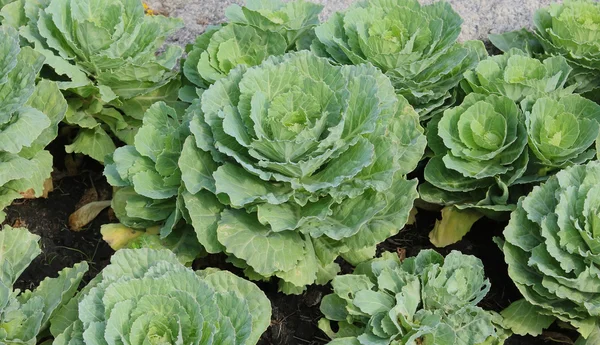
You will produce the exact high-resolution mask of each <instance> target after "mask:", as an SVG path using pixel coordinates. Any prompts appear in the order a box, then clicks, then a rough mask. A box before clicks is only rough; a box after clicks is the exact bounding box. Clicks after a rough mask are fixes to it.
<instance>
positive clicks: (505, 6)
mask: <svg viewBox="0 0 600 345" xmlns="http://www.w3.org/2000/svg"><path fill="white" fill-rule="evenodd" d="M313 1H314V2H318V3H321V4H323V5H324V6H325V9H324V11H323V15H322V17H323V18H327V16H328V15H329V14H330V13H332V12H334V11H341V10H344V9H345V8H347V7H348V6H349V5H350V4H351V3H353V2H354V1H355V0H313ZM433 1H434V0H421V2H422V3H424V4H426V3H431V2H433ZM448 2H450V3H451V4H452V6H453V7H454V9H455V10H456V11H457V12H458V13H460V15H461V16H462V17H463V19H464V21H465V23H464V24H463V29H462V35H461V40H469V39H486V37H487V35H488V34H489V33H498V32H505V31H510V30H515V29H520V28H521V27H523V26H528V27H529V26H531V19H532V18H533V13H534V12H535V10H536V9H537V8H540V7H543V6H547V5H548V4H549V3H550V2H552V1H551V0H448ZM233 3H238V4H240V5H241V4H243V3H244V0H148V1H147V4H148V5H149V6H150V8H152V9H154V10H155V11H158V12H159V13H163V14H166V15H169V16H175V17H180V18H183V20H184V21H185V24H186V28H185V29H183V30H181V31H180V32H179V33H178V34H177V35H176V37H174V38H173V39H172V41H174V42H176V43H178V44H182V45H185V44H187V43H189V42H191V41H193V40H194V38H195V37H196V36H197V35H198V34H200V33H202V32H203V31H204V28H205V27H206V25H210V24H218V23H221V22H223V21H224V20H225V16H224V12H225V8H226V7H227V6H229V5H230V4H233Z"/></svg>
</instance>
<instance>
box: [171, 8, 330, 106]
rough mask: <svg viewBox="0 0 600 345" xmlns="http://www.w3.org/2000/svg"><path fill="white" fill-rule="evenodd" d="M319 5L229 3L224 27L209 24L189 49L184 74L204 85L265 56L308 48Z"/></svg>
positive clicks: (259, 60) (252, 63)
mask: <svg viewBox="0 0 600 345" xmlns="http://www.w3.org/2000/svg"><path fill="white" fill-rule="evenodd" d="M322 9H323V6H322V5H318V4H314V3H312V2H308V1H304V0H295V1H291V2H287V3H284V2H282V1H280V0H270V1H260V0H248V1H247V4H246V6H244V7H241V6H239V5H236V4H234V5H231V6H230V7H228V8H227V9H226V10H225V15H226V16H227V19H228V23H227V24H226V25H223V26H220V27H211V28H208V29H207V30H206V31H205V32H204V33H203V34H202V35H200V36H198V38H197V39H196V42H195V43H194V44H193V45H191V46H189V47H188V51H189V53H188V58H187V60H186V61H185V63H184V66H183V69H184V73H185V76H186V78H187V79H188V80H189V81H191V82H192V83H193V84H194V86H195V87H197V88H200V89H206V88H208V86H210V85H211V84H213V83H214V82H215V81H217V80H219V79H221V78H223V77H225V76H226V75H227V74H228V73H229V71H231V70H232V69H234V68H235V67H236V66H237V65H240V64H244V65H246V66H249V67H251V66H256V65H259V64H260V63H261V62H262V61H264V60H265V59H267V58H268V57H269V56H273V55H283V54H285V53H286V52H288V51H292V50H299V49H302V48H308V47H309V45H310V42H311V41H312V39H313V38H314V27H315V26H316V25H317V24H319V17H318V16H319V13H321V10H322ZM193 98H197V96H194V93H192V99H193Z"/></svg>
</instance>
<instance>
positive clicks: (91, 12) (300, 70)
mask: <svg viewBox="0 0 600 345" xmlns="http://www.w3.org/2000/svg"><path fill="white" fill-rule="evenodd" d="M145 9H146V7H145V4H143V3H141V2H140V1H139V0H8V1H7V0H0V209H1V210H0V220H2V221H3V220H4V218H5V214H4V211H2V210H3V209H4V208H6V207H7V206H9V205H10V204H11V203H12V202H13V201H14V200H15V199H19V198H33V197H40V196H46V195H47V193H48V192H49V191H50V190H51V189H52V186H51V181H52V179H51V172H52V168H53V161H52V160H53V157H52V156H51V154H50V153H49V152H48V151H47V150H46V147H47V146H48V145H49V144H50V143H51V142H53V141H55V140H56V141H57V142H60V143H67V145H66V146H65V147H64V150H65V152H66V153H68V154H83V155H87V156H89V157H91V158H92V159H93V160H95V161H98V162H99V163H101V164H102V165H103V166H104V175H105V176H106V178H107V180H108V182H109V183H110V184H111V185H112V186H113V187H114V193H113V198H112V201H111V206H112V209H113V211H114V213H115V215H116V217H117V218H118V220H119V222H120V223H119V224H106V225H104V226H103V229H102V233H103V235H104V237H105V239H107V241H109V242H110V243H111V245H112V246H113V248H114V249H121V248H123V247H125V249H122V250H119V251H118V252H117V253H116V254H115V255H114V256H113V257H112V260H111V263H110V264H109V265H108V266H107V267H106V268H105V269H103V270H102V272H101V273H100V274H99V275H98V276H96V277H95V278H94V279H92V280H91V281H90V282H89V283H88V284H87V285H86V286H85V287H84V288H83V289H81V290H80V291H79V292H77V289H78V286H79V283H80V282H81V280H82V279H83V275H84V274H85V272H86V271H87V265H86V264H85V263H82V264H78V265H76V266H75V267H73V268H71V269H65V270H63V271H61V273H59V277H58V278H49V279H47V280H45V281H44V282H42V283H41V284H40V286H39V288H38V289H36V290H34V291H25V292H23V293H21V292H20V291H18V290H15V289H13V285H14V284H15V283H16V280H17V278H18V276H19V275H20V274H21V273H22V272H23V271H24V269H25V268H26V267H27V265H29V264H30V263H31V262H32V260H33V259H34V258H35V256H37V255H38V254H39V253H40V250H39V247H38V246H37V241H39V238H38V237H37V236H36V235H33V234H31V233H29V232H28V231H27V230H25V229H21V228H15V229H13V228H11V227H8V226H6V227H5V228H4V230H2V231H1V232H0V266H2V275H1V276H0V342H2V343H7V344H36V343H38V342H40V341H44V340H47V337H50V336H51V337H52V338H54V342H53V344H58V345H61V344H65V345H67V344H69V345H70V344H215V345H217V344H240V345H241V344H249V345H252V344H256V343H257V342H258V341H259V338H260V336H261V334H262V333H263V332H264V331H265V330H266V328H267V327H268V325H269V321H270V304H269V301H268V300H267V299H266V297H265V295H264V294H263V293H262V292H261V291H260V290H259V288H258V287H257V286H256V285H255V284H254V283H251V282H250V281H248V280H245V279H243V278H240V277H238V276H235V275H233V274H231V273H228V272H224V271H218V270H213V269H207V270H204V271H194V270H192V269H190V268H189V267H187V266H186V265H189V264H191V263H192V262H193V261H194V260H195V259H197V258H199V257H202V256H205V255H208V254H220V255H222V256H223V257H225V258H226V260H227V262H228V263H230V264H232V265H233V266H235V267H237V268H238V269H239V270H240V272H243V275H245V276H246V277H247V278H249V279H251V280H254V281H274V282H277V283H278V286H279V291H281V292H283V293H285V294H301V293H303V292H304V291H305V290H306V288H307V287H308V286H310V285H313V284H320V285H325V284H328V283H330V282H331V285H332V287H333V294H330V295H327V296H325V298H324V299H323V302H322V304H321V311H322V312H323V314H324V318H323V319H322V320H321V321H320V322H319V326H320V328H321V329H322V330H323V331H324V332H325V333H326V334H327V335H328V336H329V337H331V338H332V339H333V340H332V341H331V342H330V344H331V345H372V344H378V345H379V344H381V345H391V344H393V345H409V344H410V345H413V344H421V345H448V344H450V345H454V344H456V345H500V344H503V343H504V340H505V339H506V338H507V337H508V336H509V335H510V333H517V334H532V335H539V334H540V333H541V332H542V330H543V329H544V328H546V327H548V326H549V325H550V324H552V323H553V322H554V321H555V320H559V321H561V325H565V324H566V325H569V326H570V327H572V328H574V329H576V330H577V331H578V332H579V333H580V334H581V336H582V337H581V339H580V340H579V341H578V343H577V345H589V344H597V343H598V342H599V341H600V326H599V325H600V302H599V301H600V297H599V296H598V294H599V293H600V267H598V265H600V259H599V258H600V256H599V255H600V243H599V242H598V241H599V239H600V218H599V216H598V214H600V199H599V195H600V193H598V192H599V191H598V190H597V189H598V185H599V183H600V181H599V179H600V166H599V165H598V162H597V161H598V157H599V156H600V155H599V154H598V148H599V147H600V143H599V142H598V138H600V105H599V103H598V101H599V100H600V93H599V90H600V82H599V80H600V46H599V45H600V29H599V28H600V4H599V3H597V2H594V1H591V0H569V1H565V2H564V3H562V4H552V5H550V6H549V7H548V8H543V9H540V10H538V11H537V12H536V14H535V16H534V18H533V19H534V29H533V31H529V30H527V29H523V30H519V31H515V32H509V33H504V34H501V35H491V36H490V40H491V42H492V43H493V44H494V45H495V46H496V47H497V48H499V49H500V50H502V51H503V53H502V54H500V55H492V56H490V55H488V52H487V51H486V49H485V46H484V44H483V42H481V41H479V40H476V41H466V42H459V39H458V38H459V35H460V32H461V25H462V19H461V18H460V16H459V15H458V14H457V13H456V12H455V11H454V10H453V9H452V7H451V6H450V5H449V4H448V3H446V2H443V1H438V2H434V3H433V4H430V5H421V4H420V2H419V1H417V0H369V1H366V0H361V1H356V2H355V3H353V4H352V5H351V6H350V7H349V8H348V9H347V10H345V11H343V12H337V13H334V14H333V15H331V16H330V17H329V18H328V19H327V20H325V21H321V20H320V19H319V18H320V15H321V10H322V9H323V6H321V5H318V4H314V3H311V2H309V1H304V0H296V1H290V2H282V1H280V0H248V1H247V4H246V5H245V6H239V5H232V6H230V7H229V8H227V9H226V11H225V15H226V18H227V21H226V22H225V23H223V24H221V25H218V26H211V27H208V28H207V29H206V31H205V32H204V33H203V34H201V35H200V36H199V37H197V39H196V40H195V41H194V42H193V43H192V44H190V45H188V46H187V47H186V49H185V51H184V49H182V48H181V47H178V46H175V45H171V44H167V43H165V42H166V41H167V39H168V38H169V36H170V35H172V34H173V33H175V32H176V31H177V30H179V29H181V28H182V27H183V22H182V21H181V20H179V19H176V18H168V17H165V16H162V15H154V14H153V13H151V12H148V11H146V10H145ZM179 69H180V70H181V71H179ZM59 129H60V130H59ZM59 133H60V135H59ZM415 205H418V206H422V207H424V208H426V209H428V210H432V209H434V210H440V211H441V216H442V217H441V219H440V220H438V221H437V222H436V224H435V226H434V227H433V229H432V231H431V232H430V234H429V236H430V240H431V242H432V243H433V244H434V245H436V246H438V247H443V246H447V245H450V244H453V243H455V242H457V241H459V240H460V239H461V238H462V237H463V236H465V234H466V233H467V232H468V231H469V230H470V229H471V227H472V226H473V225H474V224H475V223H476V222H477V221H478V220H479V219H481V218H483V217H488V218H491V219H494V220H497V221H501V222H502V221H507V220H509V221H508V226H507V227H506V229H505V231H504V238H503V239H501V238H498V239H497V242H498V244H499V245H500V247H501V249H502V250H503V253H504V256H505V260H506V262H507V264H508V272H509V276H510V278H511V279H512V280H513V281H514V283H515V284H516V286H517V288H518V289H519V291H520V292H521V294H522V295H523V297H524V298H523V299H522V300H519V301H517V302H515V303H514V304H512V305H511V306H510V307H508V308H507V309H506V310H504V311H503V312H502V313H501V314H497V313H494V312H491V311H486V310H484V309H482V308H481V307H480V306H478V304H479V302H481V300H482V299H483V298H484V297H485V295H486V293H487V292H488V291H489V288H490V284H489V281H487V280H486V279H485V276H484V272H483V264H482V263H481V261H479V260H478V259H476V258H474V257H471V256H467V255H463V254H461V253H458V252H452V253H450V254H449V255H448V256H447V257H446V258H444V257H443V256H441V255H440V254H437V253H436V252H434V251H431V250H426V251H422V252H421V253H420V254H418V255H417V256H416V257H415V258H409V259H405V260H400V259H399V258H398V257H397V256H396V255H393V254H390V253H383V254H382V255H381V258H375V257H376V256H377V255H376V254H378V248H379V247H378V246H379V245H380V244H381V243H382V242H384V241H385V240H386V239H388V238H390V237H393V236H395V235H397V234H398V233H399V232H400V231H401V230H402V229H403V228H405V226H406V225H407V224H409V223H410V222H413V221H414V219H415V218H414V217H415V212H416V208H415ZM168 249H170V250H168ZM343 261H345V262H347V263H349V264H351V265H353V266H355V269H354V273H353V274H346V275H338V274H339V273H340V271H341V266H343V265H340V264H341V263H342V262H343ZM333 323H336V324H335V325H334V324H333Z"/></svg>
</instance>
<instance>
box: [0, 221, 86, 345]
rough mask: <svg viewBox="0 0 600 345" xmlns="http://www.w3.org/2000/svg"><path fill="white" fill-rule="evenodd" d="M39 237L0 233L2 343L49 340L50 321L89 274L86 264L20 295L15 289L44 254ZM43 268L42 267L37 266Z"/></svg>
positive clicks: (14, 231) (12, 231) (6, 230)
mask: <svg viewBox="0 0 600 345" xmlns="http://www.w3.org/2000/svg"><path fill="white" fill-rule="evenodd" d="M39 241H40V237H39V236H38V235H34V234H32V233H30V232H29V231H28V230H27V229H25V228H12V227H10V226H8V225H5V226H4V227H3V228H2V230H0V244H1V245H0V268H1V270H0V343H2V344H7V345H17V344H20V345H36V344H39V343H41V342H43V341H44V340H46V339H45V338H47V334H46V333H47V331H48V327H50V318H52V317H53V316H54V315H55V314H56V313H57V312H58V309H59V308H61V307H62V306H63V305H65V304H67V303H68V302H69V301H70V300H71V298H73V296H74V295H75V294H76V293H77V288H78V287H79V283H80V282H81V279H82V278H83V275H84V274H85V273H86V272H87V270H88V265H87V263H86V262H81V263H79V264H76V265H75V266H73V267H72V268H65V269H63V270H62V271H60V272H59V273H58V277H55V278H46V279H44V280H43V281H42V282H41V283H40V284H39V285H38V287H37V288H35V289H34V290H33V291H32V290H25V291H21V290H19V289H14V288H13V285H14V284H15V282H16V281H17V279H19V276H20V275H21V274H22V273H23V271H25V269H27V267H28V266H29V265H30V264H31V263H32V261H33V260H34V259H35V258H36V257H37V256H38V255H40V254H41V253H42V250H41V249H40V245H39ZM38 264H40V263H38Z"/></svg>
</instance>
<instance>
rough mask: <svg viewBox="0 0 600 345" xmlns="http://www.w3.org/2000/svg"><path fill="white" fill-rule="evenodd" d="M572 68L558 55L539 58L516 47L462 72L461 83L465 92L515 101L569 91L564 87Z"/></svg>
mask: <svg viewBox="0 0 600 345" xmlns="http://www.w3.org/2000/svg"><path fill="white" fill-rule="evenodd" d="M571 71H572V68H571V67H569V64H568V62H567V60H566V59H565V58H564V57H562V56H553V57H550V58H547V59H545V60H544V61H540V60H537V59H534V58H532V57H529V55H528V54H527V53H525V52H523V51H522V50H519V49H511V50H509V51H508V52H506V53H505V54H502V55H496V56H490V57H488V58H487V59H485V60H482V61H481V62H479V64H478V65H477V67H476V68H475V69H474V70H473V71H467V72H465V79H464V80H463V81H462V82H461V86H462V88H463V90H464V91H465V92H466V93H472V92H475V93H479V94H483V95H489V94H493V93H494V94H499V95H503V96H506V97H508V98H510V99H511V100H513V101H514V102H516V103H519V102H521V101H523V100H524V99H526V98H529V99H534V100H535V99H537V98H540V97H544V96H553V97H555V98H558V97H561V96H565V95H568V94H571V93H572V92H573V90H574V87H567V88H565V84H566V82H567V79H568V78H569V75H570V73H571Z"/></svg>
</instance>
